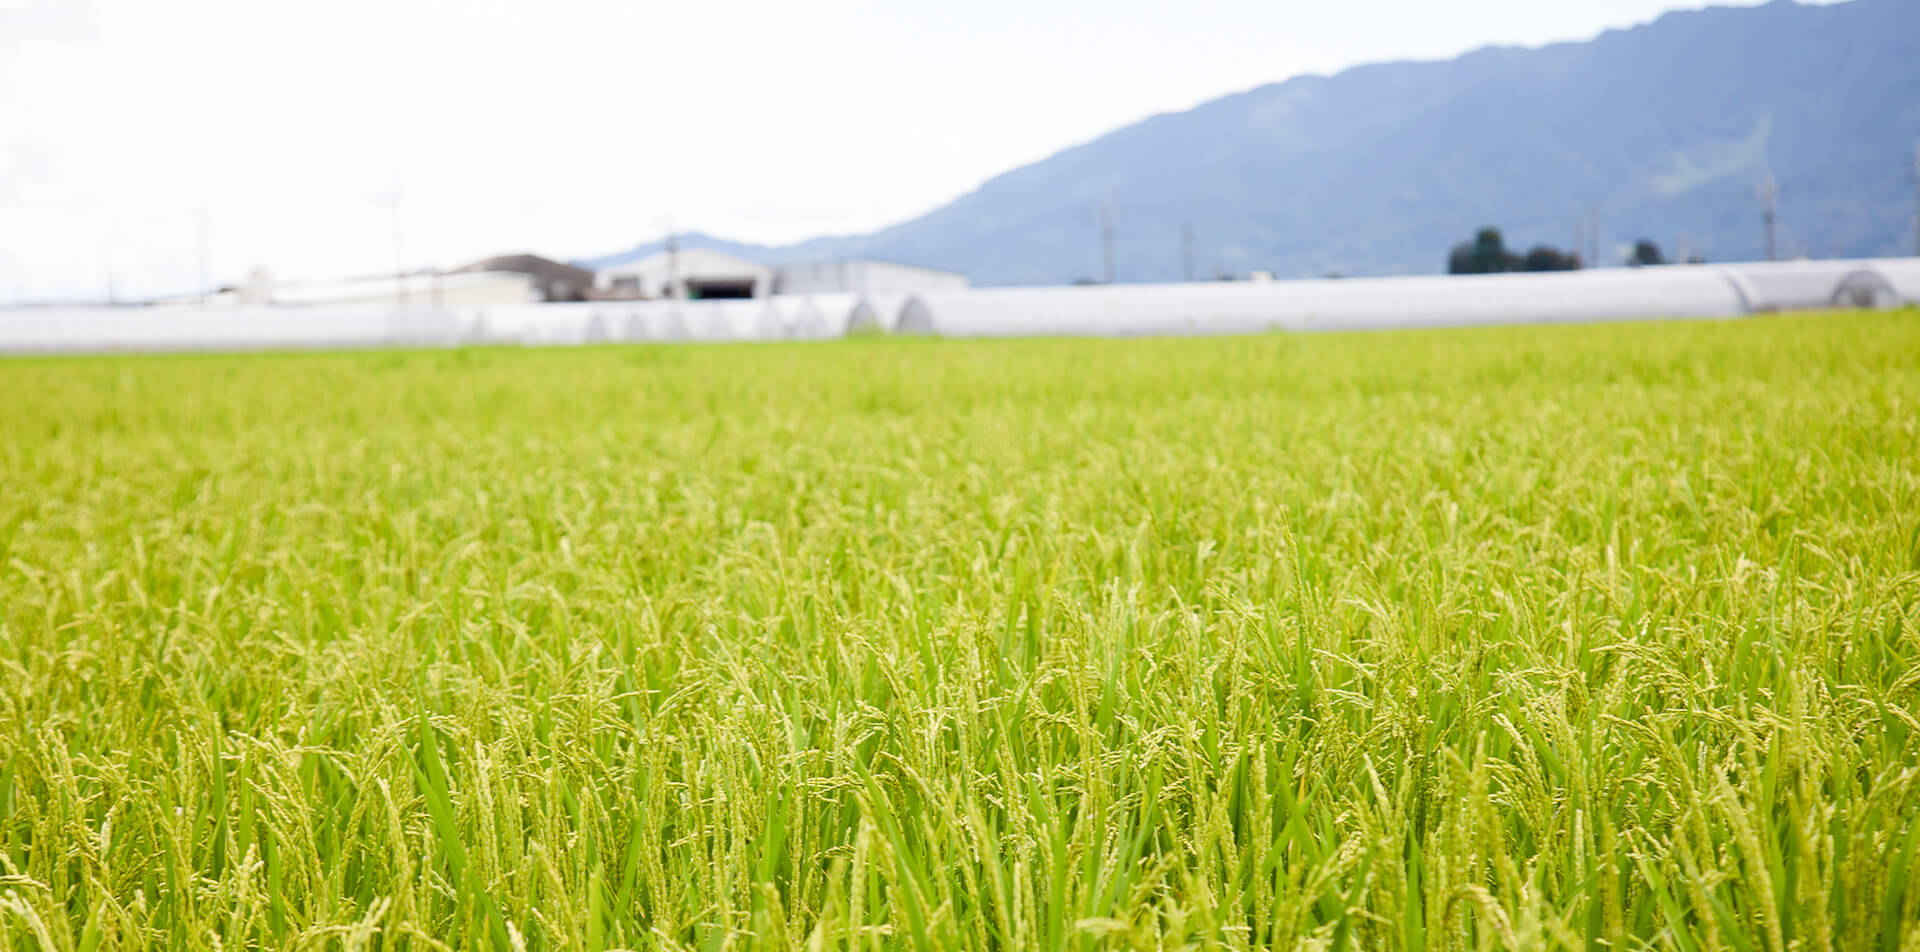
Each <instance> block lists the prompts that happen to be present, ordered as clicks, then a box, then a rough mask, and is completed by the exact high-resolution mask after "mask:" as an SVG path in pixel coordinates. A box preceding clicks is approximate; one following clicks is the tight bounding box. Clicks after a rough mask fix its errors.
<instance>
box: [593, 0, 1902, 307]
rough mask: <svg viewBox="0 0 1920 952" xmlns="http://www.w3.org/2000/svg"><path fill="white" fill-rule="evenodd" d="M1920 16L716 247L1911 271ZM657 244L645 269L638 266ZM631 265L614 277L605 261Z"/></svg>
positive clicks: (1697, 44) (1140, 161) (1566, 60)
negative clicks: (1774, 212)
mask: <svg viewBox="0 0 1920 952" xmlns="http://www.w3.org/2000/svg"><path fill="white" fill-rule="evenodd" d="M1915 37H1920V3H1916V2H1914V0H1851V2H1846V3H1838V4H1831V5H1820V6H1807V5H1798V4H1795V3H1792V2H1789V0H1775V2H1772V3H1769V4H1767V5H1765V6H1759V7H1715V8H1708V9H1705V10H1697V11H1686V12H1675V13H1669V14H1666V15H1664V16H1662V17H1660V18H1659V19H1658V20H1655V21H1654V22H1652V23H1649V24H1644V25H1641V26H1637V27H1634V28H1631V29H1626V30H1612V31H1608V32H1606V33H1603V34H1601V35H1600V36H1598V37H1596V38H1594V39H1592V40H1590V41H1587V42H1583V43H1561V44H1556V45H1552V46H1546V47H1540V48H1533V49H1521V48H1510V47H1495V48H1489V49H1483V50H1479V51H1477V52H1473V53H1469V54H1467V55H1465V56H1461V57H1459V58H1457V59H1454V60H1449V61H1445V62H1420V63H1386V64H1379V65H1371V66H1361V67H1356V68H1354V69H1350V70H1347V71H1345V72H1342V73H1339V74H1338V75H1335V76H1331V77H1322V76H1301V77H1297V78H1294V79H1290V80H1287V81H1286V82H1282V83H1275V84H1272V85H1268V86H1262V87H1260V88H1258V89H1254V90H1250V91H1248V92H1243V93H1239V94H1236V95H1231V96H1227V97H1224V98H1221V99H1217V100H1214V101H1212V102H1208V103H1206V104H1204V105H1201V106H1198V107H1196V108H1194V109H1191V110H1188V111H1186V112H1181V113H1174V114H1166V115H1159V116H1154V117H1152V118H1149V119H1146V120H1144V121H1142V122H1139V123H1136V124H1134V125H1131V126H1127V127H1125V128H1122V129H1120V130H1117V131H1115V132H1112V133H1110V134H1108V135H1105V136H1102V137H1101V138H1099V139H1096V140H1094V141H1092V142H1088V143H1086V144H1084V145H1080V146H1076V147H1074V148H1070V149H1067V150H1065V151H1062V152H1060V153H1058V154H1056V155H1054V156H1052V157H1051V158H1048V159H1045V160H1042V161H1040V162H1036V163H1033V164H1031V165H1028V166H1024V167H1022V168H1018V169H1014V170H1013V171H1010V172H1007V173H1005V174H1003V175H1000V176H998V177H996V178H994V179H991V180H990V181H988V182H986V183H985V184H983V185H981V186H980V187H979V188H978V189H976V190H975V191H973V192H971V193H969V194H967V195H964V196H962V197H960V198H959V199H957V200H955V201H953V202H951V203H949V204H947V205H945V206H943V207H941V208H938V209H935V210H933V211H931V212H929V213H927V214H926V215H923V216H921V217H919V218H916V219H913V220H911V221H908V222H904V223H902V224H899V225H895V226H893V227H891V228H887V229H884V230H882V231H878V232H875V233H873V234H870V235H862V236H853V237H835V238H821V239H814V240H812V241H807V242H803V243H800V244H798V245H790V246H783V247H763V246H753V245H737V244H732V243H727V242H720V241H718V240H717V239H707V238H705V236H701V240H702V241H703V242H704V241H713V242H715V243H716V244H715V246H717V247H723V248H726V249H727V250H732V251H734V252H735V253H739V254H742V255H744V256H746V257H751V258H758V259H761V260H765V261H768V262H780V261H788V260H796V259H805V258H821V257H834V256H840V255H869V256H876V257H885V258H893V259H897V260H902V261H910V262H916V263H924V264H928V265H937V266H940V267H945V268H952V269H955V270H959V271H964V272H967V273H968V274H969V275H971V276H972V277H973V279H974V282H975V283H976V284H1057V283H1065V282H1069V281H1072V280H1075V279H1078V278H1098V277H1100V276H1101V275H1102V273H1103V270H1104V267H1103V264H1102V254H1101V244H1100V226H1099V221H1098V210H1099V208H1100V206H1101V205H1102V203H1107V204H1108V205H1109V207H1110V208H1111V210H1112V214H1113V217H1114V220H1115V234H1116V242H1115V244H1116V259H1117V269H1116V270H1117V272H1118V277H1119V279H1120V280H1122V281H1165V280H1177V279H1179V278H1180V277H1181V276H1182V272H1183V270H1184V266H1183V254H1182V237H1181V228H1182V226H1183V225H1190V226H1191V228H1192V234H1193V261H1194V269H1195V271H1196V272H1197V275H1196V276H1200V277H1205V276H1211V275H1213V274H1215V273H1227V274H1242V273H1245V272H1246V271H1249V270H1254V269H1264V270H1271V271H1274V272H1275V273H1277V274H1280V275H1282V276H1317V275H1323V274H1327V273H1330V272H1337V273H1343V274H1350V275H1360V274H1396V273H1427V272H1435V271H1441V270H1444V269H1445V266H1446V256H1447V251H1448V249H1449V247H1451V246H1452V245H1453V244H1454V243H1455V242H1458V241H1462V240H1465V239H1467V238H1469V237H1470V236H1471V234H1472V232H1473V231H1474V230H1475V229H1476V228H1478V227H1480V226H1481V225H1486V224H1492V225H1497V226H1499V227H1501V228H1502V229H1503V230H1504V231H1505V232H1506V235H1507V239H1508V244H1509V245H1510V246H1520V247H1521V248H1522V250H1524V248H1525V247H1526V246H1530V245H1533V244H1535V243H1548V244H1553V245H1557V246H1561V247H1572V246H1574V243H1575V241H1576V236H1577V235H1580V234H1582V231H1581V227H1582V226H1581V220H1582V218H1583V217H1584V216H1586V215H1587V214H1588V209H1589V208H1595V209H1597V212H1598V217H1599V236H1600V245H1601V247H1602V249H1603V257H1604V258H1607V259H1609V261H1608V263H1617V262H1618V261H1619V260H1620V257H1621V256H1623V255H1624V254H1625V249H1626V248H1627V247H1628V246H1630V245H1631V243H1632V242H1633V240H1635V239H1637V238H1642V237H1646V238H1652V239H1654V240H1655V241H1658V242H1659V243H1660V244H1661V245H1662V246H1663V247H1666V248H1667V249H1668V251H1669V252H1670V253H1671V252H1672V251H1673V250H1674V245H1675V244H1676V243H1677V242H1678V241H1680V240H1684V241H1685V242H1686V243H1687V246H1688V248H1689V249H1690V250H1691V252H1693V253H1698V254H1702V255H1705V256H1706V257H1707V258H1708V259H1709V260H1737V259H1754V258H1759V257H1763V256H1764V255H1765V231H1764V229H1763V227H1762V224H1761V208H1760V202H1759V200H1758V199H1757V197H1756V190H1757V187H1758V185H1759V183H1761V182H1762V181H1764V180H1765V179H1766V178H1767V177H1768V176H1771V177H1772V178H1773V180H1774V181H1775V182H1776V183H1777V185H1778V194H1779V223H1780V227H1779V235H1780V244H1781V248H1780V250H1781V253H1782V254H1783V255H1805V256H1809V257H1839V256H1870V255H1892V254H1907V253H1911V252H1912V248H1913V238H1912V235H1913V227H1914V226H1913V224H1912V215H1913V214H1914V206H1915V196H1914V189H1915V184H1914V178H1913V177H1914V175H1915V164H1914V163H1915V151H1914V150H1915V147H1916V143H1920V56H1916V55H1915V54H1914V49H1915V45H1914V44H1915V41H1914V38H1915ZM649 247H657V246H643V247H642V248H640V249H635V251H634V252H629V253H627V254H625V255H619V256H611V258H625V257H630V256H637V254H638V253H643V252H644V251H646V250H647V249H648V248H649ZM611 258H610V259H601V260H602V261H608V260H611Z"/></svg>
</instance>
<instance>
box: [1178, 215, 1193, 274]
mask: <svg viewBox="0 0 1920 952" xmlns="http://www.w3.org/2000/svg"><path fill="white" fill-rule="evenodd" d="M1180 275H1181V279H1182V280H1185V281H1187V282H1189V283H1191V282H1192V281H1193V223H1192V222H1187V223H1185V224H1182V225H1181V226H1180Z"/></svg>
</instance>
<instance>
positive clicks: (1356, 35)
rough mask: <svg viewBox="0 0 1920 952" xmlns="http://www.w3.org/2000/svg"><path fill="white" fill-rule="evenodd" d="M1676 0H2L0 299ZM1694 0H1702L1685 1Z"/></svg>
mask: <svg viewBox="0 0 1920 952" xmlns="http://www.w3.org/2000/svg"><path fill="white" fill-rule="evenodd" d="M1687 5H1689V4H1686V3H1684V2H1678V0H1588V2H1581V0H1555V2H1551V3H1542V2H1539V0H1452V2H1449V3H1438V4H1436V3H1428V2H1424V0H1343V2H1339V3H1327V2H1323V0H1187V2H1185V3H1180V4H1175V3H1169V2H1166V0H1151V2H1149V0H1075V2H1035V0H966V2H962V3H941V4H933V3H925V2H912V0H891V2H880V0H802V2H791V0H788V2H760V0H701V2H698V3H686V2H676V3H671V4H668V3H656V2H653V0H624V2H621V0H596V2H586V0H542V2H540V3H531V2H515V3H505V2H487V0H326V2H297V0H0V302H6V301H9V300H16V299H19V298H22V297H28V298H41V299H45V298H73V297H95V298H99V297H104V296H105V294H106V289H107V286H108V280H109V273H110V272H111V273H112V274H113V275H114V276H115V280H116V281H117V284H118V286H119V289H120V292H121V293H122V294H123V295H141V294H155V293H167V292H177V291H185V290H188V289H190V288H191V287H192V286H193V285H194V284H195V283H196V281H197V275H198V273H199V264H198V261H199V253H198V250H197V249H198V246H199V241H198V238H197V234H198V229H197V228H196V224H195V222H196V219H197V218H198V217H199V213H198V211H197V210H199V209H205V220H206V222H207V228H206V233H207V235H208V237H209V241H208V246H209V248H210V259H211V268H210V270H211V277H212V280H213V281H215V282H236V281H240V280H243V279H244V278H245V277H246V275H247V274H248V273H249V272H250V271H252V270H253V269H254V268H255V267H257V266H264V267H266V268H267V269H268V270H269V271H270V272H271V273H272V274H273V275H274V276H275V277H276V278H279V279H282V280H286V279H299V278H312V277H326V276H335V275H350V274H366V273H376V272H390V271H392V270H393V269H394V267H395V261H396V257H397V256H396V252H395V243H394V228H393V222H394V215H393V211H392V210H393V207H394V196H395V194H396V193H398V194H399V196H400V200H399V209H400V220H401V222H402V228H401V231H402V236H403V238H402V245H403V246H404V252H403V256H404V260H405V263H406V264H407V265H408V266H409V267H421V266H427V265H440V266H452V265H456V264H459V263H461V262H463V261H466V260H469V259H472V258H476V257H481V256H484V255H487V254H491V253H495V252H508V251H519V250H532V251H537V252H539V253H542V254H546V255H549V256H553V257H571V256H585V255H593V254H600V253H605V252H609V251H614V250H619V249H622V248H625V247H628V246H631V245H633V244H635V243H637V242H639V241H642V240H646V239H650V238H654V237H657V236H658V235H660V234H661V233H662V232H664V231H665V230H666V229H667V228H668V226H669V223H672V224H673V225H674V226H675V227H678V228H680V229H683V230H691V229H698V230H703V231H708V232H712V233H715V234H720V235H725V236H728V237H734V238H739V239H743V240H753V241H764V242H779V241H790V240H795V239H800V238H805V237H810V236H813V235H818V234H826V233H835V234H843V233H855V232H861V231H867V230H871V229H874V228H877V227H880V226H883V225H887V224H891V223H893V222H896V221H900V220H903V219H906V218H910V217H913V216H914V215H917V214H919V213H921V212H923V211H926V210H928V209H930V208H932V207H934V206H936V205H939V204H940V203H942V202H945V201H947V200H950V199H952V198H954V197H956V196H958V195H960V194H962V193H964V192H966V191H968V190H970V189H972V188H973V187H975V186H977V185H979V184H980V183H981V182H982V181H984V180H985V179H987V178H989V177H991V176H993V175H995V174H997V173H999V172H1002V171H1005V170H1007V169H1009V168H1012V167H1014V166H1016V165H1019V164H1022V163H1025V162H1029V161H1033V160H1035V159H1039V158H1043V157H1045V156H1047V155H1049V154H1051V153H1053V152H1055V151H1057V150H1059V149H1061V148H1063V147H1065V146H1069V145H1072V144H1075V143H1078V142H1083V141H1085V140H1087V139H1090V138H1092V137H1094V136H1097V135H1099V134H1101V133H1103V132H1105V131H1108V130H1110V129H1113V128H1115V127H1117V126H1120V125H1124V124H1126V123H1128V122H1131V121H1133V120H1136V119H1139V118H1142V117H1144V116H1147V115H1149V114H1152V113H1155V112H1164V111H1169V110H1178V109H1183V108H1186V107H1189V106H1192V105H1195V104H1198V103H1200V102H1203V101H1205V100H1208V99H1211V98H1214V97H1216V96H1220V95H1223V94H1226V93H1230V92H1236V91H1239V90H1243V89H1247V88H1251V87H1253V86H1257V85H1260V84H1262V83H1267V82H1274V81H1278V80H1283V79H1286V78H1287V77H1289V76H1293V75H1296V74H1299V73H1302V72H1315V73H1329V72H1334V71H1337V70H1339V69H1341V68H1343V67H1346V66H1351V65H1356V64H1359V63H1364V62H1373V61H1379V60H1387V59H1404V58H1423V59H1432V58H1444V57H1449V56H1453V55H1455V54H1458V53H1461V52H1465V51H1467V50H1470V49H1474V48H1477V47H1480V46H1484V45H1488V44H1494V43H1502V44H1526V45H1537V44H1541V43H1546V42H1552V41H1556V40H1568V39H1585V38H1588V37H1590V36H1592V35H1594V34H1595V33H1597V32H1599V31H1600V30H1603V29H1606V28H1608V27H1616V26H1627V25H1631V24H1634V23H1637V22H1643V21H1645V20H1648V19H1651V18H1653V17H1655V16H1657V15H1658V14H1659V13H1660V12H1661V11H1662V10H1665V9H1672V8H1676V7H1681V6H1687ZM1692 5H1698V4H1692Z"/></svg>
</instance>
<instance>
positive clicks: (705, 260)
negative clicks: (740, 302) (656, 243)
mask: <svg viewBox="0 0 1920 952" xmlns="http://www.w3.org/2000/svg"><path fill="white" fill-rule="evenodd" d="M676 259H677V260H676ZM676 268H677V269H678V273H679V276H680V277H683V278H714V277H735V276H738V277H741V278H757V277H759V276H761V275H764V274H767V273H768V272H770V271H772V270H773V269H771V268H769V267H768V266H766V265H764V264H761V263H760V262H758V261H748V260H747V259H745V258H740V257H736V256H734V255H730V254H727V253H726V252H724V251H715V250H713V249H711V248H682V249H680V250H679V251H677V252H666V251H661V252H657V253H655V254H650V255H648V256H646V257H644V258H641V259H640V260H638V261H630V262H627V263H626V264H621V265H614V266H613V267H611V268H608V269H606V270H604V271H602V272H600V273H601V274H602V275H605V276H608V277H630V276H638V277H650V278H651V277H667V276H669V275H670V274H672V273H673V272H674V271H675V269H676Z"/></svg>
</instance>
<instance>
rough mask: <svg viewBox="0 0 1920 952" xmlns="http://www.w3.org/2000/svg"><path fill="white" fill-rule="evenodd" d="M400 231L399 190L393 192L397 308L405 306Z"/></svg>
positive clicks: (404, 261) (404, 254) (403, 245)
mask: <svg viewBox="0 0 1920 952" xmlns="http://www.w3.org/2000/svg"><path fill="white" fill-rule="evenodd" d="M404 238H405V235H404V233H403V232H402V231H401V229H400V190H399V189H397V188H396V189H394V190H393V296H394V303H395V304H396V305H398V306H399V307H406V306H407V246H406V242H405V241H404Z"/></svg>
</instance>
